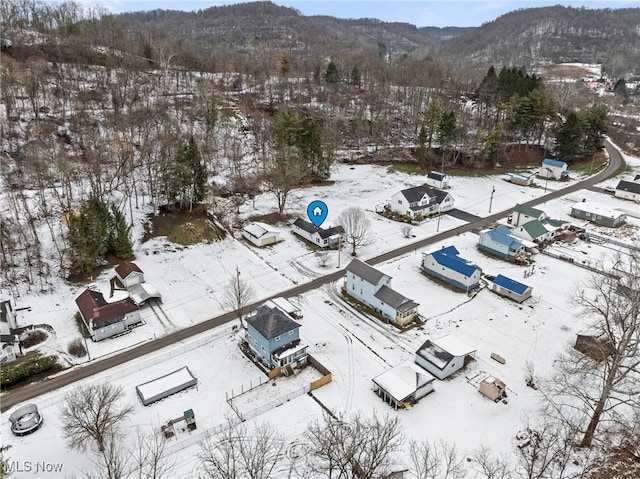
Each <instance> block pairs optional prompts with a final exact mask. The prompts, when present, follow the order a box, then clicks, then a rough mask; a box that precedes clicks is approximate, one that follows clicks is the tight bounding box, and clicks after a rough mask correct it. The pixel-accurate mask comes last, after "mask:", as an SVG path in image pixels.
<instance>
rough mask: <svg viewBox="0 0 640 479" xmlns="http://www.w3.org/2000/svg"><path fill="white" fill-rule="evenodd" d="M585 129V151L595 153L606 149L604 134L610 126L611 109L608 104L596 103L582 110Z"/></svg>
mask: <svg viewBox="0 0 640 479" xmlns="http://www.w3.org/2000/svg"><path fill="white" fill-rule="evenodd" d="M579 117H580V120H581V122H582V126H583V129H584V145H583V151H584V152H585V154H587V155H593V154H594V153H596V152H597V151H602V150H603V149H604V135H605V133H606V132H607V128H608V126H609V110H608V108H607V106H606V105H594V106H592V107H590V108H587V109H586V110H582V111H581V112H580V115H579Z"/></svg>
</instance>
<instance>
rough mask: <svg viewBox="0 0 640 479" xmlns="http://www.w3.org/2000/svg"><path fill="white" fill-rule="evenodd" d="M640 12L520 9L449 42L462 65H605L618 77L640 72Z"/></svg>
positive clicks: (445, 49) (446, 47) (447, 50)
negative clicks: (568, 63)
mask: <svg viewBox="0 0 640 479" xmlns="http://www.w3.org/2000/svg"><path fill="white" fill-rule="evenodd" d="M638 25H640V8H626V9H617V10H612V9H608V8H606V9H598V10H591V9H586V8H572V7H563V6H559V5H556V6H552V7H542V8H531V9H523V10H516V11H513V12H510V13H507V14H506V15H502V16H501V17H499V18H497V19H495V20H493V21H491V22H488V23H485V24H484V25H482V26H481V27H479V28H475V29H473V30H470V31H467V32H464V33H463V34H462V35H460V36H458V37H456V38H452V39H451V40H449V41H446V42H444V43H443V44H442V45H441V48H440V49H439V54H440V55H443V56H447V57H448V58H450V59H452V60H455V61H457V62H460V63H462V62H468V61H469V60H472V61H474V62H480V63H495V64H503V65H525V66H528V65H531V64H535V63H563V62H582V63H603V64H604V65H605V67H606V68H607V70H608V71H609V72H610V73H611V74H612V76H615V77H620V76H623V75H624V74H628V73H633V71H634V70H635V73H636V74H637V73H638V70H639V69H640V28H638Z"/></svg>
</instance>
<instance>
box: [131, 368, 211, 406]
mask: <svg viewBox="0 0 640 479" xmlns="http://www.w3.org/2000/svg"><path fill="white" fill-rule="evenodd" d="M196 384H198V380H197V379H196V378H195V377H194V376H193V374H191V371H190V370H189V368H188V367H187V366H184V367H183V368H180V369H178V370H176V371H173V372H171V373H169V374H165V375H164V376H161V377H159V378H157V379H154V380H153V381H149V382H146V383H144V384H140V385H139V386H136V392H137V393H138V397H139V398H140V400H141V401H142V404H143V405H145V406H148V405H149V404H153V403H154V402H157V401H160V400H161V399H164V398H166V397H169V396H171V395H172V394H175V393H178V392H180V391H184V390H185V389H189V388H191V387H194V386H195V385H196Z"/></svg>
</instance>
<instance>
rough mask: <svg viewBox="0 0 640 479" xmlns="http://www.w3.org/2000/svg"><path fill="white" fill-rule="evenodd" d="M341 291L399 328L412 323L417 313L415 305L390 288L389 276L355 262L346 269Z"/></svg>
mask: <svg viewBox="0 0 640 479" xmlns="http://www.w3.org/2000/svg"><path fill="white" fill-rule="evenodd" d="M345 290H346V293H347V294H348V295H349V296H352V297H353V298H355V299H357V300H358V301H360V302H361V303H363V304H364V305H366V306H368V307H369V308H371V309H373V310H374V311H375V312H376V313H378V314H380V315H381V316H382V317H383V318H385V319H386V320H387V321H389V322H391V323H394V324H395V325H397V326H400V327H402V326H405V325H407V324H409V323H410V322H412V321H413V320H414V319H415V317H416V315H417V313H418V303H416V302H415V301H413V300H412V299H409V298H407V297H406V296H403V295H402V294H400V293H398V292H397V291H395V290H393V289H391V276H388V275H386V274H384V273H382V272H381V271H378V270H377V269H375V268H374V267H372V266H369V265H368V264H366V263H364V262H362V261H360V260H358V259H354V260H353V261H351V263H349V266H347V270H346V280H345Z"/></svg>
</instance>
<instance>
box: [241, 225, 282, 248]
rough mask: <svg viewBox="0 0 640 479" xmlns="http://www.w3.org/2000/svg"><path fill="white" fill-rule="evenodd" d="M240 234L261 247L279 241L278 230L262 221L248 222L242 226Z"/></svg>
mask: <svg viewBox="0 0 640 479" xmlns="http://www.w3.org/2000/svg"><path fill="white" fill-rule="evenodd" d="M242 236H244V237H245V238H246V239H247V240H248V241H250V242H251V243H253V244H254V245H256V246H257V247H259V248H261V247H263V246H268V245H270V244H274V243H277V242H278V241H280V232H278V231H275V230H273V229H271V228H269V227H268V226H267V225H265V224H262V223H250V224H248V225H246V226H245V227H244V228H242Z"/></svg>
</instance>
